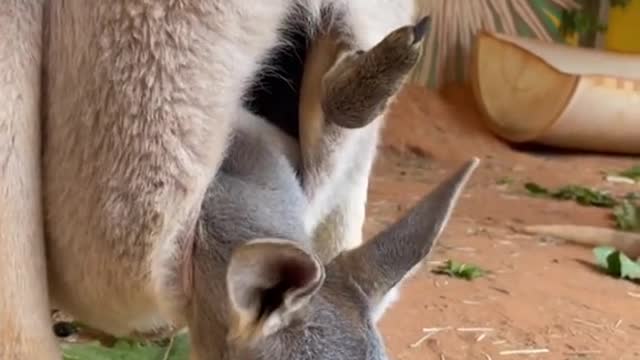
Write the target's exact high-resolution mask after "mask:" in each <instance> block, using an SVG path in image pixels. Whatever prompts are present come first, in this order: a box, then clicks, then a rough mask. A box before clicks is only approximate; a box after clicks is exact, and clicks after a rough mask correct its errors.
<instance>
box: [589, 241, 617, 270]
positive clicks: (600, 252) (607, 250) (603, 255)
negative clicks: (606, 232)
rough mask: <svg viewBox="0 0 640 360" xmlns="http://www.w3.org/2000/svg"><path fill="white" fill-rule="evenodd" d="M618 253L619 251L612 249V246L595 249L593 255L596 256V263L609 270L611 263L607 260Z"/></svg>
mask: <svg viewBox="0 0 640 360" xmlns="http://www.w3.org/2000/svg"><path fill="white" fill-rule="evenodd" d="M616 251H617V250H616V249H615V248H612V247H610V246H599V247H597V248H595V249H593V255H595V257H596V262H597V263H598V265H600V266H601V267H603V268H605V269H608V268H609V266H608V264H609V262H608V260H607V259H608V258H609V256H610V255H611V254H613V253H615V252H616Z"/></svg>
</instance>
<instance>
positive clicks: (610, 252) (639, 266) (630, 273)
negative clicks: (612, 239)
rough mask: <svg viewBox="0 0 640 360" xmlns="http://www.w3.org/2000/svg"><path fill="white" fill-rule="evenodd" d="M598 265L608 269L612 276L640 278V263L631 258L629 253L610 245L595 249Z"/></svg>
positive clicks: (631, 278)
mask: <svg viewBox="0 0 640 360" xmlns="http://www.w3.org/2000/svg"><path fill="white" fill-rule="evenodd" d="M593 254H594V255H595V257H596V261H597V263H598V265H600V266H601V267H602V268H604V269H606V270H607V272H608V273H609V274H611V275H612V276H615V277H618V278H621V279H624V278H626V279H630V280H640V263H637V262H635V261H633V260H631V259H630V258H629V257H628V256H627V255H625V254H623V253H622V252H620V251H618V250H616V249H615V248H612V247H609V246H600V247H597V248H595V249H593Z"/></svg>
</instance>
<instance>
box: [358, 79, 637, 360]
mask: <svg viewBox="0 0 640 360" xmlns="http://www.w3.org/2000/svg"><path fill="white" fill-rule="evenodd" d="M444 94H445V95H443V96H441V95H436V94H434V93H432V92H430V91H428V90H425V89H418V88H409V89H407V91H405V92H404V94H403V95H402V96H401V97H400V98H399V100H398V102H397V103H396V106H395V108H394V111H393V113H392V116H391V118H390V119H389V122H388V123H387V124H388V125H387V128H386V130H385V146H384V147H383V150H382V151H381V153H380V154H379V158H378V161H377V163H376V167H375V174H374V176H373V178H372V179H371V187H370V197H369V203H368V210H367V214H368V217H367V221H366V225H365V234H366V236H367V237H370V236H372V235H373V234H375V233H376V232H377V231H379V230H380V229H382V228H383V227H384V226H386V225H388V224H390V223H391V222H393V221H394V219H396V218H397V217H398V216H400V215H401V214H402V213H403V212H404V211H405V210H407V209H408V208H409V207H410V206H411V205H412V204H414V203H415V202H416V201H417V200H418V199H419V198H420V197H421V196H423V195H424V194H426V193H427V192H428V191H429V190H430V189H431V188H432V187H433V186H434V185H436V184H437V183H438V182H439V181H441V180H442V179H443V178H444V177H445V176H446V175H447V174H449V173H450V172H451V171H452V170H453V169H454V168H455V167H456V166H457V165H459V164H460V163H461V162H463V161H464V160H466V159H468V158H470V157H472V156H479V157H480V158H481V159H482V162H481V164H480V167H479V168H478V170H477V171H476V173H475V174H474V175H473V177H472V180H471V181H470V184H469V186H468V188H467V189H466V190H465V192H464V194H463V196H462V198H461V200H460V203H459V205H458V206H457V208H456V209H455V212H454V214H453V218H452V220H451V222H450V223H449V225H448V227H447V228H446V230H445V231H444V233H443V235H442V237H441V238H440V241H439V243H438V245H437V247H436V249H435V250H434V252H433V253H432V254H431V256H430V258H429V259H428V260H427V261H426V262H425V264H424V266H423V267H422V268H421V269H420V270H419V271H418V272H417V273H416V274H415V275H414V277H413V278H412V279H411V280H409V281H408V282H407V283H405V285H404V286H403V290H402V296H401V297H400V300H399V301H398V302H396V303H395V304H394V305H393V306H392V307H391V308H390V310H389V311H388V312H387V313H386V315H385V317H384V318H383V319H382V321H381V323H382V333H383V335H384V337H385V339H386V342H387V345H388V347H389V352H390V355H391V356H392V358H394V359H396V360H418V359H420V360H430V359H434V360H441V359H447V360H467V359H479V360H491V359H520V358H527V359H529V358H533V359H606V360H613V359H640V341H638V339H640V286H639V285H638V284H634V283H632V282H628V281H624V280H619V279H615V278H612V277H609V276H607V275H606V274H604V273H603V272H601V271H600V270H599V269H598V268H597V267H596V266H595V265H594V264H595V261H594V257H593V254H592V251H591V249H589V248H583V247H578V246H574V245H569V244H564V243H562V242H558V241H555V240H553V239H544V238H539V237H534V236H528V235H522V234H520V233H519V232H517V228H518V227H519V226H522V225H524V224H527V225H529V224H580V225H596V226H613V221H612V220H611V218H610V216H609V214H610V212H611V210H610V209H598V208H591V207H584V206H580V205H577V204H575V203H573V202H564V201H555V200H549V199H540V198H532V197H530V196H528V195H527V194H526V193H525V191H524V188H523V183H524V182H526V181H535V182H537V183H539V184H541V185H545V186H549V187H556V186H560V185H566V184H579V185H584V186H590V187H596V188H598V189H608V190H611V191H612V192H619V193H624V192H628V191H640V185H639V184H636V185H626V184H618V183H608V182H606V181H605V180H604V179H603V172H609V171H619V170H623V169H626V168H628V167H630V166H631V165H632V164H634V161H633V159H631V158H628V157H627V158H625V157H614V156H597V155H590V154H570V153H566V152H565V153H559V152H557V151H555V150H554V151H550V150H548V149H546V150H545V151H546V152H541V151H540V150H538V151H534V150H529V151H525V150H514V149H512V148H510V147H509V146H507V145H505V144H504V143H502V142H500V141H498V140H496V139H495V138H494V137H493V136H491V135H490V134H488V133H486V132H485V131H484V130H483V129H482V127H481V125H479V122H478V119H479V115H478V114H477V112H476V110H475V109H474V106H473V101H472V98H471V95H470V94H469V92H468V91H465V90H463V89H461V88H458V89H449V90H446V91H445V92H444ZM448 259H453V260H458V261H463V262H466V263H471V264H474V265H478V266H480V267H481V268H483V269H486V270H488V271H490V274H489V275H488V276H485V277H482V278H478V279H475V280H473V281H466V280H460V279H454V278H451V277H447V276H443V275H436V274H434V273H432V270H433V269H434V268H435V267H436V266H438V262H442V261H446V260H448ZM423 329H430V330H434V329H437V330H440V331H427V332H424V331H423ZM523 352H524V353H525V354H522V353H523ZM526 353H528V354H526Z"/></svg>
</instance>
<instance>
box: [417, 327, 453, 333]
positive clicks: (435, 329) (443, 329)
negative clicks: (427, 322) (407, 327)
mask: <svg viewBox="0 0 640 360" xmlns="http://www.w3.org/2000/svg"><path fill="white" fill-rule="evenodd" d="M445 330H451V326H446V327H434V328H422V332H440V331H445Z"/></svg>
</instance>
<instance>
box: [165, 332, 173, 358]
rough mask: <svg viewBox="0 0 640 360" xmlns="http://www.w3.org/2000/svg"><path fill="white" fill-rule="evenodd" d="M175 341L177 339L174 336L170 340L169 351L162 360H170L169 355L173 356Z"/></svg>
mask: <svg viewBox="0 0 640 360" xmlns="http://www.w3.org/2000/svg"><path fill="white" fill-rule="evenodd" d="M173 339H175V336H172V337H171V339H170V340H169V345H167V351H165V352H164V356H163V357H162V360H168V359H169V354H171V350H172V348H173Z"/></svg>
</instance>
